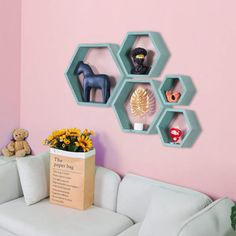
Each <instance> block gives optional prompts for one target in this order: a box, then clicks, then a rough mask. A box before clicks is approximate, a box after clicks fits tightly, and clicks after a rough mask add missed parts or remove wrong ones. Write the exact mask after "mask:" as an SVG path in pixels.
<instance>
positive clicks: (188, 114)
mask: <svg viewBox="0 0 236 236" xmlns="http://www.w3.org/2000/svg"><path fill="white" fill-rule="evenodd" d="M142 37H143V38H145V40H149V42H150V43H149V44H151V48H152V56H153V57H152V61H151V65H150V70H149V72H148V74H142V75H136V74H131V72H130V71H131V68H132V62H131V60H130V55H129V52H130V50H131V49H132V48H134V47H135V46H136V45H138V44H137V42H138V41H139V40H140V38H142ZM143 47H145V46H143ZM94 48H95V49H107V50H108V51H109V53H110V55H111V58H112V59H113V61H114V63H115V65H116V67H117V69H118V71H119V76H118V77H117V79H116V83H115V85H114V86H113V89H112V92H111V95H110V97H109V99H108V101H107V102H106V103H101V102H96V101H92V102H85V101H84V99H83V87H82V85H81V82H80V81H79V79H78V77H77V75H76V74H75V70H76V67H77V64H78V63H79V62H80V61H83V60H84V59H85V58H86V56H87V54H88V52H89V50H90V49H94ZM169 56H170V53H169V51H168V49H167V47H166V45H165V42H164V40H163V39H162V37H161V35H160V34H159V33H158V32H128V33H127V34H126V37H125V39H124V41H123V43H122V45H121V47H119V46H118V45H116V44H110V43H108V44H80V45H79V46H78V47H77V49H76V50H75V54H74V56H73V57H72V60H71V62H70V64H69V66H68V68H67V70H66V73H65V75H66V78H67V81H68V83H69V86H70V88H71V91H72V93H73V95H74V97H75V100H76V102H77V103H78V104H80V105H86V106H99V107H111V106H112V107H113V110H114V112H115V114H116V117H117V120H118V122H119V124H120V127H121V129H122V130H123V131H124V132H129V133H137V134H159V135H160V139H161V141H162V143H163V144H164V145H165V146H169V147H191V146H192V145H193V144H194V142H195V140H196V139H197V137H198V135H199V133H200V125H199V123H198V120H197V117H196V115H195V112H194V111H192V110H188V109H180V108H174V107H173V106H186V105H189V104H190V102H191V100H192V98H193V96H194V94H195V92H196V91H195V87H194V85H193V83H192V80H191V78H190V77H189V76H185V75H179V74H174V75H166V76H164V79H163V80H162V82H160V81H159V80H158V79H157V78H154V77H158V76H160V74H161V72H162V71H163V68H164V66H165V65H166V63H167V61H168V58H169ZM137 85H141V86H147V87H148V88H149V89H150V90H151V92H152V94H153V97H154V99H155V103H156V106H157V107H158V109H157V110H156V111H155V112H154V114H153V115H152V117H151V118H150V120H149V123H148V125H147V126H146V128H145V129H144V130H134V129H133V123H132V120H131V118H130V115H129V112H128V111H127V107H126V104H127V101H128V100H129V98H130V95H131V93H132V91H133V90H134V88H135V87H136V86H137ZM176 85H177V86H178V89H179V90H181V96H180V98H179V100H178V101H177V102H168V100H167V98H166V94H165V93H166V91H167V90H171V89H173V88H174V87H175V86H176ZM179 116H180V117H181V123H185V124H184V126H185V128H184V135H183V137H182V139H181V141H180V142H179V143H172V142H171V137H170V136H169V128H170V126H171V125H172V124H173V122H174V121H175V120H176V119H179V118H178V117H179Z"/></svg>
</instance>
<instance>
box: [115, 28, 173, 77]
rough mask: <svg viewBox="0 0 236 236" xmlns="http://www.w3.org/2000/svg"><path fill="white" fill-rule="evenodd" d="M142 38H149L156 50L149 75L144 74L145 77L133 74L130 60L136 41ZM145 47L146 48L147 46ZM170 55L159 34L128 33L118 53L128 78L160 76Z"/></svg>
mask: <svg viewBox="0 0 236 236" xmlns="http://www.w3.org/2000/svg"><path fill="white" fill-rule="evenodd" d="M142 37H148V38H149V39H150V41H151V44H152V46H153V48H154V58H153V62H152V63H151V65H149V66H150V70H149V73H148V74H143V75H137V74H131V68H132V61H131V58H130V51H131V50H132V48H133V46H134V44H135V41H136V40H137V39H138V38H142ZM143 47H145V45H144V46H143ZM148 55H149V53H148ZM148 55H147V56H148ZM169 55H170V53H169V51H168V49H167V47H166V45H165V42H164V40H163V39H162V37H161V35H160V34H159V33H157V32H128V33H127V34H126V37H125V39H124V41H123V44H122V46H121V47H120V50H119V52H118V58H119V61H120V64H121V66H122V68H123V70H124V71H125V74H126V77H129V78H144V77H155V76H159V75H160V73H161V71H162V69H163V68H164V66H165V64H166V62H167V60H168V58H169Z"/></svg>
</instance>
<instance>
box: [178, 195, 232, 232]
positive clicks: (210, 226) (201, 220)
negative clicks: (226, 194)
mask: <svg viewBox="0 0 236 236" xmlns="http://www.w3.org/2000/svg"><path fill="white" fill-rule="evenodd" d="M233 205H234V202H233V201H231V200H230V199H229V198H221V199H219V200H217V201H215V202H213V203H212V204H210V205H209V206H207V207H206V208H204V209H203V210H201V211H200V212H198V213H197V214H195V215H194V216H193V217H191V218H190V219H189V220H188V221H186V222H185V224H184V225H183V226H182V228H181V229H180V230H179V233H178V234H177V236H189V235H191V236H235V235H236V232H235V231H233V228H232V227H231V219H230V215H231V208H232V206H233Z"/></svg>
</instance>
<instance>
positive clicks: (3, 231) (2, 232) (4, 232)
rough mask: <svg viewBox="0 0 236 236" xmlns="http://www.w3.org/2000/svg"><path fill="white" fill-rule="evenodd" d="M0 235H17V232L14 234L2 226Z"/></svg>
mask: <svg viewBox="0 0 236 236" xmlns="http://www.w3.org/2000/svg"><path fill="white" fill-rule="evenodd" d="M0 235H1V236H16V235H15V234H12V233H10V232H8V231H6V230H4V229H1V228H0Z"/></svg>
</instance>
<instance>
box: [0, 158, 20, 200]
mask: <svg viewBox="0 0 236 236" xmlns="http://www.w3.org/2000/svg"><path fill="white" fill-rule="evenodd" d="M0 192H1V194H0V204H1V203H3V202H7V201H10V200H13V199H16V198H18V197H21V196H22V195H23V194H22V190H21V184H20V180H19V175H18V171H17V166H16V161H15V158H14V157H11V158H5V157H3V156H0Z"/></svg>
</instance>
